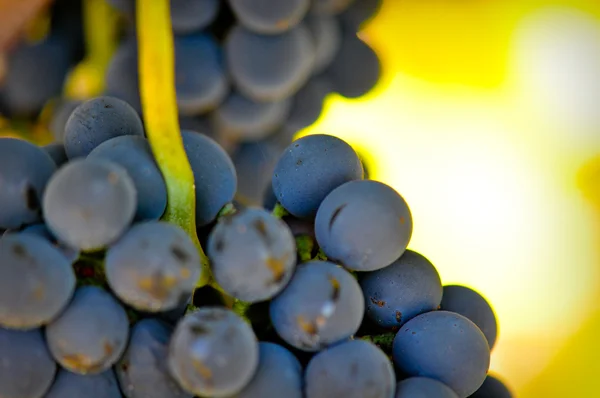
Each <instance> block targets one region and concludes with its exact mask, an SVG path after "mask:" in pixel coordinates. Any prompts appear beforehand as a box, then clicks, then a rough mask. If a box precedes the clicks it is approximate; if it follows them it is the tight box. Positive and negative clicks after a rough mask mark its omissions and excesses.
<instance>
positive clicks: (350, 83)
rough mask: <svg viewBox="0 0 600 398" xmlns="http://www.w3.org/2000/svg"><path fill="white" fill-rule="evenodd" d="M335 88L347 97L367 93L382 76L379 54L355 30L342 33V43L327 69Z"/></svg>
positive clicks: (355, 96) (356, 96)
mask: <svg viewBox="0 0 600 398" xmlns="http://www.w3.org/2000/svg"><path fill="white" fill-rule="evenodd" d="M327 76H328V77H329V79H330V80H331V84H332V87H333V90H334V91H336V92H337V93H339V94H340V95H342V96H343V97H346V98H358V97H362V96H364V95H366V94H367V93H368V92H369V91H371V90H372V89H373V87H375V85H376V84H377V82H378V81H379V78H380V76H381V62H380V61H379V58H378V57H377V54H376V53H375V51H373V49H372V48H371V47H369V46H368V45H367V44H366V43H365V42H363V41H362V40H360V39H359V38H358V37H357V36H356V34H355V32H346V33H344V34H343V35H342V43H341V45H340V49H339V51H338V52H337V55H336V57H335V58H334V59H333V61H332V63H331V65H330V66H329V68H328V70H327Z"/></svg>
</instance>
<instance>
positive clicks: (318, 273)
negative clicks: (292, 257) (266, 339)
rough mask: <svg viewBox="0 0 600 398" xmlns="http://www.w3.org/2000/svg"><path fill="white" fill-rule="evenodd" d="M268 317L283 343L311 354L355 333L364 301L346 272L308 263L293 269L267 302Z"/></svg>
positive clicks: (315, 263)
mask: <svg viewBox="0 0 600 398" xmlns="http://www.w3.org/2000/svg"><path fill="white" fill-rule="evenodd" d="M269 313H270V316H271V321H272V322H273V327H274V328H275V330H276V331H277V334H278V335H279V336H281V338H282V339H283V340H285V342H286V343H288V344H290V345H292V346H294V347H296V348H298V349H300V350H303V351H308V352H313V351H318V350H320V349H322V348H325V347H327V346H329V345H332V344H335V343H338V342H340V341H342V340H344V339H347V338H348V337H350V336H352V335H353V334H354V333H356V331H357V330H358V328H359V326H360V324H361V321H362V319H363V313H364V299H363V297H362V292H361V290H360V286H359V285H358V283H357V282H356V279H354V277H353V276H352V275H351V274H350V273H348V272H347V271H346V270H344V269H343V268H341V267H339V266H337V265H335V264H333V263H330V262H324V261H310V262H307V263H304V264H301V265H300V266H298V267H297V269H296V273H295V274H294V276H293V277H292V280H291V281H290V283H289V284H288V285H287V287H286V288H285V289H284V290H283V292H282V293H281V294H280V295H279V296H277V297H275V299H273V300H272V301H271V304H270V309H269Z"/></svg>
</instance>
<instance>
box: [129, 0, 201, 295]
mask: <svg viewBox="0 0 600 398" xmlns="http://www.w3.org/2000/svg"><path fill="white" fill-rule="evenodd" d="M136 19H137V24H136V25H137V26H136V29H137V36H138V47H139V65H138V68H139V78H140V95H141V101H142V109H143V116H144V123H145V127H146V135H147V136H148V140H149V141H150V146H151V147H152V152H153V154H154V157H155V158H156V161H157V163H158V166H159V168H160V171H161V172H162V175H163V177H164V179H165V183H166V186H167V199H168V201H167V209H166V211H165V214H164V216H163V220H165V221H168V222H171V223H173V224H176V225H179V226H180V227H181V228H183V229H184V230H185V231H186V232H187V234H188V235H189V236H190V237H191V238H192V240H193V241H194V244H195V245H196V246H197V248H198V251H199V252H200V257H201V262H202V273H201V277H200V279H199V281H198V287H201V286H204V285H206V284H208V283H209V282H210V280H211V279H212V277H211V272H210V266H209V262H208V258H207V257H206V255H205V254H204V251H203V250H202V246H201V245H200V242H199V240H198V236H197V234H196V198H195V190H194V189H195V188H194V174H193V173H192V168H191V166H190V163H189V161H188V158H187V156H186V153H185V150H184V148H183V140H182V138H181V133H180V128H179V121H178V117H177V100H176V96H175V55H174V45H173V32H172V28H171V13H170V7H169V0H152V1H148V0H137V3H136Z"/></svg>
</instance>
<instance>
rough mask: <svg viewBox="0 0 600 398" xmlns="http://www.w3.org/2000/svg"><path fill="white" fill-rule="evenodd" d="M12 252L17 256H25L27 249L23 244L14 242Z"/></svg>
mask: <svg viewBox="0 0 600 398" xmlns="http://www.w3.org/2000/svg"><path fill="white" fill-rule="evenodd" d="M12 252H13V253H14V254H15V256H17V257H27V250H26V249H25V247H24V246H23V245H21V244H19V243H16V244H14V245H13V247H12Z"/></svg>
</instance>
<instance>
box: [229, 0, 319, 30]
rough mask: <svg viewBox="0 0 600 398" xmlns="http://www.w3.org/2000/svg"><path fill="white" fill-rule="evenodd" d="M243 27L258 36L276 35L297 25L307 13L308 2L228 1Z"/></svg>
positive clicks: (294, 0)
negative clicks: (258, 34)
mask: <svg viewBox="0 0 600 398" xmlns="http://www.w3.org/2000/svg"><path fill="white" fill-rule="evenodd" d="M229 5H230V6H231V9H232V10H233V12H234V14H235V16H236V17H237V18H238V20H239V22H240V23H241V24H242V25H244V27H246V28H248V29H249V30H251V31H253V32H256V33H260V34H278V33H283V32H285V31H288V30H290V29H291V28H293V27H294V26H296V25H298V24H299V23H300V21H301V20H302V18H303V17H304V16H305V15H306V13H307V12H308V9H309V6H310V0H285V1H281V0H229Z"/></svg>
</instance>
